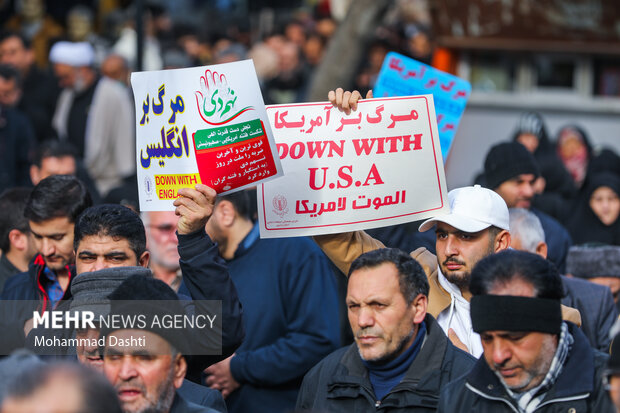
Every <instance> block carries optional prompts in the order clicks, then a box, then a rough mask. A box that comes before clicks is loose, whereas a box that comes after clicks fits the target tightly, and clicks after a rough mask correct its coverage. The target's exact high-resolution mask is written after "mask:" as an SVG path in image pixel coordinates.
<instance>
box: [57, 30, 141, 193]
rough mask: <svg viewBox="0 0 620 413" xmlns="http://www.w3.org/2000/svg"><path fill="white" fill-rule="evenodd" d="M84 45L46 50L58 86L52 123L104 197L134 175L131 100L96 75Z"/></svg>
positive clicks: (89, 50)
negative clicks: (78, 157)
mask: <svg viewBox="0 0 620 413" xmlns="http://www.w3.org/2000/svg"><path fill="white" fill-rule="evenodd" d="M93 59H94V51H93V48H92V46H91V45H90V44H89V43H86V42H82V43H72V42H64V41H63V42H58V43H56V44H54V46H53V47H52V49H51V51H50V61H51V62H52V64H53V65H54V73H55V74H56V77H57V78H58V82H59V84H60V87H61V88H63V90H62V92H61V93H60V96H59V97H58V104H57V106H56V112H55V113H54V118H53V120H52V124H53V127H54V129H55V130H56V132H57V133H58V136H59V138H60V139H61V140H68V141H69V142H71V143H72V144H73V145H74V146H75V147H76V148H78V152H79V155H80V156H83V158H84V163H85V164H86V168H87V169H88V172H89V174H90V175H91V177H92V178H93V179H94V180H95V183H96V184H97V189H98V190H99V192H100V193H101V195H102V196H104V195H105V194H106V193H107V192H108V191H109V190H110V189H112V188H114V187H116V186H119V185H120V184H121V183H122V180H123V178H125V177H127V176H129V175H131V174H133V173H134V169H135V150H134V125H133V117H132V116H133V110H132V104H131V98H130V96H129V95H128V93H127V91H126V90H125V89H124V88H123V87H122V86H120V85H119V84H117V82H115V81H112V80H110V79H107V78H105V77H99V75H98V74H97V72H96V71H95V69H94V68H93V67H92V64H93Z"/></svg>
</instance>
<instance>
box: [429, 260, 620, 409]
mask: <svg viewBox="0 0 620 413" xmlns="http://www.w3.org/2000/svg"><path fill="white" fill-rule="evenodd" d="M469 288H470V291H471V293H472V295H473V297H472V300H471V319H472V325H473V328H474V331H476V332H477V333H479V334H480V338H481V340H482V346H483V348H484V355H483V357H481V358H480V359H479V360H478V362H477V363H476V365H475V366H474V368H473V369H472V370H471V372H470V373H469V374H467V375H465V376H463V377H461V378H459V379H458V380H456V381H454V382H452V383H450V384H449V385H448V386H447V387H446V388H445V389H444V390H443V392H442V394H441V400H440V403H439V409H438V411H439V412H457V411H458V412H461V411H462V412H479V413H485V412H493V413H495V412H534V411H537V412H559V411H563V412H611V411H613V410H612V409H613V405H612V403H611V400H610V399H609V396H608V395H607V392H606V391H605V389H604V387H603V383H602V375H603V370H604V368H605V363H606V360H607V356H606V355H605V354H604V353H601V352H599V351H597V350H593V349H592V348H591V347H590V344H589V343H588V340H587V339H586V337H585V336H584V335H583V333H582V332H581V331H580V330H579V329H578V328H577V327H576V326H575V325H574V324H571V323H569V322H563V321H562V312H561V304H560V302H561V298H562V293H563V290H562V281H561V279H560V275H559V274H558V272H557V270H556V268H555V267H554V266H553V265H552V264H551V263H549V262H548V261H547V260H545V259H543V258H542V257H540V256H538V255H536V254H532V253H529V252H523V251H515V250H507V251H503V252H500V253H497V254H493V255H490V256H488V257H486V258H484V259H482V260H481V261H480V262H479V263H478V264H477V265H476V267H475V268H474V270H473V272H472V275H471V282H470V287H469Z"/></svg>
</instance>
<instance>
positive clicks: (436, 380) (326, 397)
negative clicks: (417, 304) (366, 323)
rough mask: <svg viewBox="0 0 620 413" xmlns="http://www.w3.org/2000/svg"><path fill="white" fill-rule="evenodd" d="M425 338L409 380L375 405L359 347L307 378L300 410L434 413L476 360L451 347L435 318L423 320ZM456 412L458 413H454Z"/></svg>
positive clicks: (330, 359)
mask: <svg viewBox="0 0 620 413" xmlns="http://www.w3.org/2000/svg"><path fill="white" fill-rule="evenodd" d="M424 321H425V323H426V326H427V336H426V339H425V341H424V343H423V345H422V349H421V350H420V352H419V353H418V355H417V356H416V358H415V360H414V361H413V363H412V364H411V366H410V367H409V370H407V373H405V377H404V378H403V379H402V381H401V382H400V383H399V384H397V385H396V386H395V387H394V388H393V389H392V390H391V391H390V392H389V393H388V394H387V395H386V396H384V397H383V399H381V400H376V397H375V394H374V391H373V388H372V385H371V383H370V379H369V377H368V370H367V369H366V367H365V366H364V365H363V364H362V359H361V358H360V355H359V352H358V349H357V345H356V344H355V343H354V344H352V345H350V346H348V347H345V348H342V349H340V350H337V351H336V352H334V353H332V354H330V355H329V356H327V357H326V358H325V359H324V360H323V361H321V362H320V363H319V364H318V365H317V366H315V367H314V368H313V369H312V370H310V372H309V373H308V374H307V375H306V377H305V378H304V382H303V385H302V387H301V390H300V392H299V397H298V399H297V409H299V410H300V411H311V412H324V413H327V412H355V413H363V412H390V413H393V412H434V411H436V409H437V404H438V403H439V393H440V391H441V389H443V388H444V387H445V386H446V385H447V384H448V382H450V381H452V380H455V379H456V378H457V377H460V376H462V375H463V374H465V373H467V372H469V370H470V369H471V368H472V367H473V366H474V364H475V359H474V358H473V357H472V356H471V355H469V354H467V353H465V352H463V351H461V350H459V349H457V348H456V347H454V346H453V345H452V343H450V341H449V340H448V338H447V337H446V335H445V334H444V332H443V331H442V330H441V327H440V326H439V324H438V323H437V321H435V319H434V318H433V317H432V316H431V315H429V314H427V315H426V318H425V319H424ZM455 411H456V410H455Z"/></svg>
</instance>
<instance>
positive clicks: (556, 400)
mask: <svg viewBox="0 0 620 413" xmlns="http://www.w3.org/2000/svg"><path fill="white" fill-rule="evenodd" d="M589 396H590V393H585V394H578V395H576V396H569V397H560V398H557V399H551V400H547V401H546V402H544V403H541V404H539V405H538V406H536V409H534V410H535V411H536V410H538V409H539V408H540V407H543V406H546V405H548V404H551V403H556V402H569V401H575V400H582V399H587V398H588V397H589Z"/></svg>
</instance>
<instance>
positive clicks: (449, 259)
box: [314, 185, 510, 357]
mask: <svg viewBox="0 0 620 413" xmlns="http://www.w3.org/2000/svg"><path fill="white" fill-rule="evenodd" d="M448 201H449V203H450V209H451V212H450V213H449V214H445V215H439V216H437V217H434V218H432V219H429V220H427V221H425V222H424V223H423V224H422V225H421V226H420V231H427V230H429V229H431V228H433V227H436V229H435V231H436V234H437V239H436V249H437V257H435V256H434V255H432V254H431V253H430V252H429V251H427V250H426V249H425V248H418V249H417V250H415V251H413V252H412V253H411V256H412V257H413V258H415V259H416V260H417V261H418V262H420V264H422V267H423V268H424V271H425V272H426V275H427V276H428V280H429V285H430V291H429V295H428V312H429V313H430V314H432V315H433V316H434V317H435V318H436V319H437V321H438V322H439V325H440V326H441V327H442V329H443V330H444V331H445V332H446V334H448V336H449V337H450V339H452V341H453V342H454V343H455V344H459V345H460V346H461V347H463V345H464V346H465V347H467V350H468V351H469V352H470V353H471V354H473V355H474V356H476V357H478V356H480V354H482V346H481V344H480V338H479V337H478V335H477V334H476V333H474V332H473V330H472V328H471V318H470V316H469V299H470V297H471V295H470V294H469V274H470V273H471V270H472V269H473V267H474V265H475V264H476V263H477V262H478V261H479V260H481V259H482V258H484V257H486V256H487V255H490V254H492V253H495V252H499V251H502V250H505V249H507V248H508V247H509V246H510V233H509V232H508V230H509V215H508V208H507V207H506V203H505V202H504V201H503V200H502V198H501V197H500V196H499V195H497V194H496V193H495V192H493V191H491V190H489V189H486V188H482V187H480V186H479V185H477V186H475V187H471V186H469V187H464V188H458V189H454V190H452V191H450V192H449V193H448ZM314 239H315V241H316V242H317V243H318V244H319V245H320V246H321V248H322V249H323V250H324V251H325V253H326V254H327V255H328V256H329V257H330V258H331V259H332V260H333V261H334V263H335V264H336V265H338V267H339V268H340V269H341V270H343V269H344V268H348V266H349V264H350V263H349V262H347V260H346V258H349V257H351V258H355V257H357V256H358V255H359V254H361V253H362V252H366V251H368V250H371V249H376V248H382V247H383V245H382V244H381V243H380V242H379V241H377V240H375V239H373V238H372V237H370V236H369V235H367V234H366V233H365V232H363V231H357V232H354V233H346V234H337V235H323V236H318V237H315V238H314ZM358 250H359V254H357V251H358ZM345 257H346V258H345ZM457 339H458V342H461V343H462V345H461V344H460V343H458V342H457Z"/></svg>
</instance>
